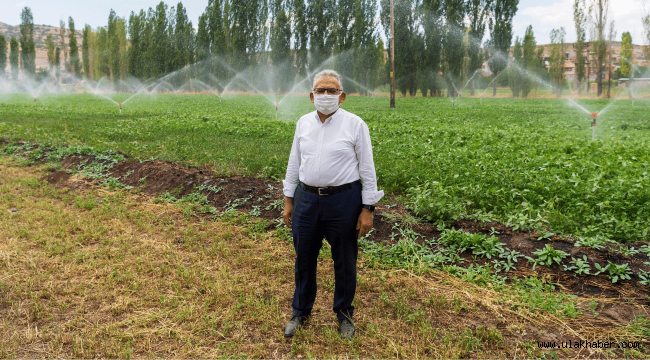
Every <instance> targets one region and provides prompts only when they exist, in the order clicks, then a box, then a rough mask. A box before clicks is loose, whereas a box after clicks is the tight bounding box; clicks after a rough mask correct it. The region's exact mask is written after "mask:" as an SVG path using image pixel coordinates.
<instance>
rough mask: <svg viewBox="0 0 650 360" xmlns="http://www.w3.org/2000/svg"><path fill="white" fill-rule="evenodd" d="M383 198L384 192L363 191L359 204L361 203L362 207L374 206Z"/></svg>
mask: <svg viewBox="0 0 650 360" xmlns="http://www.w3.org/2000/svg"><path fill="white" fill-rule="evenodd" d="M383 197H384V190H379V191H370V190H363V191H362V192H361V202H362V203H363V205H375V204H376V203H377V202H379V200H381V198H383Z"/></svg>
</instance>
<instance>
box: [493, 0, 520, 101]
mask: <svg viewBox="0 0 650 360" xmlns="http://www.w3.org/2000/svg"><path fill="white" fill-rule="evenodd" d="M518 5H519V0H494V5H493V6H492V8H491V10H492V17H491V18H490V20H489V22H488V24H489V28H490V40H489V42H488V48H489V51H490V60H489V61H488V65H489V66H490V70H491V71H492V74H493V75H494V77H497V76H499V73H500V72H501V71H503V70H504V69H505V68H506V66H508V54H509V52H510V44H512V18H513V17H514V16H515V14H516V13H517V6H518ZM496 95H497V84H496V82H494V88H493V90H492V96H496Z"/></svg>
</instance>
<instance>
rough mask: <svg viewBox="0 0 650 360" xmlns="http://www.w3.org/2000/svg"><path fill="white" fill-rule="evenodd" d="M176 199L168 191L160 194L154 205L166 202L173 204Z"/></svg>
mask: <svg viewBox="0 0 650 360" xmlns="http://www.w3.org/2000/svg"><path fill="white" fill-rule="evenodd" d="M177 201H178V199H177V198H176V197H175V196H174V195H172V194H171V193H170V192H169V191H165V193H164V194H160V196H158V197H157V198H156V200H155V202H156V203H161V202H166V203H175V202H177Z"/></svg>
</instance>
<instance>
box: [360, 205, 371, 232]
mask: <svg viewBox="0 0 650 360" xmlns="http://www.w3.org/2000/svg"><path fill="white" fill-rule="evenodd" d="M370 229H372V211H370V210H368V209H361V214H360V215H359V220H357V230H359V238H362V237H364V236H366V234H367V233H368V231H370Z"/></svg>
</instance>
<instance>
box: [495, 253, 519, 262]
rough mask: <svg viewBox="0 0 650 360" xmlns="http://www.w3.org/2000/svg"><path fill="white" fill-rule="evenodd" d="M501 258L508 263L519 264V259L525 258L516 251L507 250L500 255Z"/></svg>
mask: <svg viewBox="0 0 650 360" xmlns="http://www.w3.org/2000/svg"><path fill="white" fill-rule="evenodd" d="M499 257H500V258H502V259H505V260H506V261H508V262H517V258H520V257H524V256H523V255H522V254H521V253H520V252H518V251H515V250H510V251H508V250H505V251H503V252H502V253H501V254H500V255H499Z"/></svg>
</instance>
